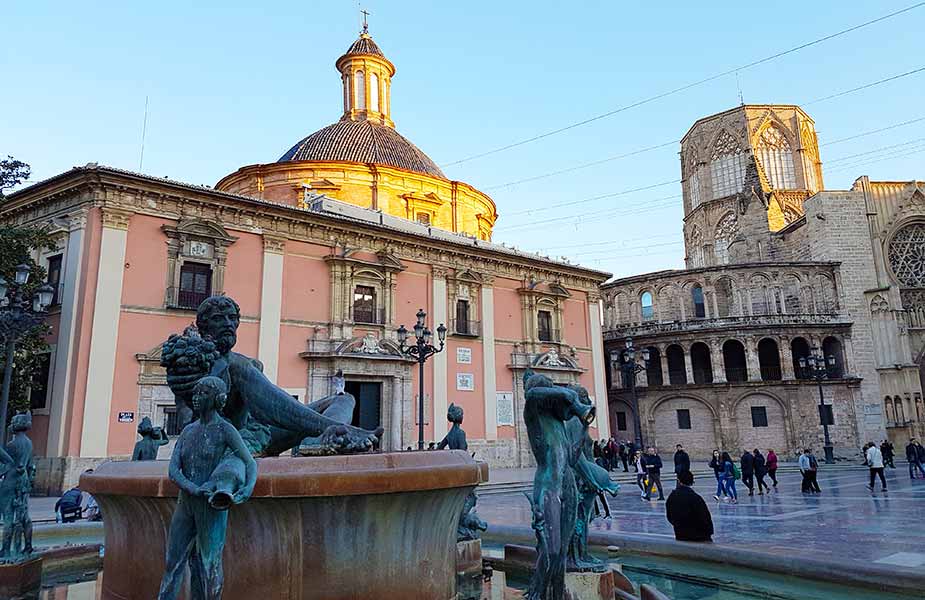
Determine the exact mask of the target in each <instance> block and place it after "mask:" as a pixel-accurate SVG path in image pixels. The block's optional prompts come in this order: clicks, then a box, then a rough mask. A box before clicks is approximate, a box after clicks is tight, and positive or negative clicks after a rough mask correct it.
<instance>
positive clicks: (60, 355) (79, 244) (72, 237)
mask: <svg viewBox="0 0 925 600" xmlns="http://www.w3.org/2000/svg"><path fill="white" fill-rule="evenodd" d="M69 225H70V227H69V229H70V231H69V233H68V237H67V244H66V245H65V247H64V262H63V266H62V271H63V272H62V273H61V285H62V288H61V289H60V290H59V292H58V293H59V298H60V299H61V314H60V318H59V324H58V340H57V351H56V352H55V364H54V376H53V378H52V382H51V406H50V407H49V419H48V447H47V449H46V453H47V455H48V456H63V455H64V430H65V423H66V422H67V416H68V409H69V408H70V402H69V401H68V400H69V397H68V389H69V388H70V387H71V382H72V377H71V366H72V364H73V357H74V338H75V337H76V336H75V332H76V331H77V328H76V327H75V326H74V323H75V321H76V319H77V299H78V298H77V294H78V293H79V284H80V272H81V268H80V267H81V263H82V261H83V249H84V231H85V230H86V228H87V215H86V213H80V214H78V215H75V216H73V217H71V220H70V223H69Z"/></svg>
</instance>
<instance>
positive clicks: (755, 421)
mask: <svg viewBox="0 0 925 600" xmlns="http://www.w3.org/2000/svg"><path fill="white" fill-rule="evenodd" d="M767 426H768V407H767V406H753V407H752V427H767Z"/></svg>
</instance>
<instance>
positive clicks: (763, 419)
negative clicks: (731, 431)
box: [735, 394, 790, 456]
mask: <svg viewBox="0 0 925 600" xmlns="http://www.w3.org/2000/svg"><path fill="white" fill-rule="evenodd" d="M735 415H736V423H737V424H738V434H739V446H741V448H737V450H738V451H739V453H740V454H741V452H742V451H743V450H753V449H755V448H758V449H759V450H761V453H762V454H767V453H768V449H769V448H771V449H773V450H774V452H775V453H777V454H779V455H781V456H786V455H788V454H789V452H788V451H789V449H790V448H789V444H788V442H787V427H786V423H785V419H786V416H785V414H784V409H783V408H782V407H781V405H780V403H779V402H778V401H777V400H776V399H775V398H773V397H771V396H768V395H767V394H749V395H748V396H745V397H744V398H742V399H741V400H739V402H738V403H737V404H736V409H735Z"/></svg>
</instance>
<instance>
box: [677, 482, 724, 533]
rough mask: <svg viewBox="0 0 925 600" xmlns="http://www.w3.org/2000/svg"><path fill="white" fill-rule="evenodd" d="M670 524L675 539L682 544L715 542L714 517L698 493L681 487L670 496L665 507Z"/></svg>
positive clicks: (686, 487) (683, 486)
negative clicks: (672, 527)
mask: <svg viewBox="0 0 925 600" xmlns="http://www.w3.org/2000/svg"><path fill="white" fill-rule="evenodd" d="M665 510H666V514H667V516H668V522H669V523H671V524H672V526H674V537H675V539H677V540H678V541H682V542H710V541H712V540H713V517H712V516H710V509H709V508H707V503H706V502H704V501H703V498H701V497H700V496H699V495H698V494H697V492H695V491H694V490H693V489H691V488H690V487H688V486H686V485H679V486H678V487H677V489H675V490H674V491H673V492H671V494H669V496H668V502H667V504H666V506H665Z"/></svg>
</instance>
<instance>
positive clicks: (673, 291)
mask: <svg viewBox="0 0 925 600" xmlns="http://www.w3.org/2000/svg"><path fill="white" fill-rule="evenodd" d="M680 157H681V176H682V181H681V185H682V189H683V198H684V215H685V216H684V223H683V230H684V243H685V251H686V257H685V263H686V269H684V270H680V271H663V272H658V273H651V274H646V275H638V276H633V277H626V278H622V279H619V280H615V281H612V282H609V283H607V284H605V285H604V286H603V296H604V302H605V317H604V320H605V325H604V339H605V346H606V349H607V352H608V357H609V362H610V369H609V371H608V382H609V389H610V411H611V413H610V416H611V426H612V431H613V432H614V435H615V436H616V437H618V438H620V439H624V438H626V439H632V437H633V429H634V427H633V424H634V419H635V418H636V414H635V412H634V409H635V408H637V407H638V412H639V421H640V425H641V428H642V431H643V434H644V438H645V440H646V442H647V443H655V444H659V445H661V446H663V447H669V446H673V445H674V444H676V443H681V444H684V445H685V446H686V447H688V449H689V451H691V452H692V454H694V455H696V456H699V457H704V458H705V457H707V456H709V455H710V453H711V451H712V450H713V449H714V448H723V449H728V450H730V451H738V452H741V451H742V450H744V449H746V448H748V449H751V448H755V447H761V448H762V449H767V448H773V449H775V450H776V451H777V452H778V453H781V451H783V453H784V454H783V455H784V456H788V457H790V456H793V455H794V453H796V452H797V451H798V449H800V448H803V447H807V446H811V447H814V448H815V449H816V450H817V452H820V454H821V450H820V449H821V448H822V445H823V429H822V427H821V425H820V421H821V415H823V414H825V413H827V412H828V411H830V412H831V418H830V420H831V422H832V424H831V426H830V427H829V429H830V434H831V438H832V440H833V442H834V445H835V454H836V455H837V456H849V455H853V454H855V453H856V452H857V451H858V448H859V447H860V446H861V445H863V444H864V443H865V442H867V441H877V442H879V441H880V440H883V439H886V438H889V439H891V440H893V441H894V443H895V444H896V445H897V446H900V444H902V446H905V444H906V443H907V442H908V439H909V437H910V436H914V435H919V436H921V435H922V434H923V433H925V407H923V400H922V388H923V383H922V382H923V373H925V366H923V365H925V357H923V353H925V320H923V316H925V263H923V262H922V256H925V195H923V194H925V183H923V182H921V181H916V180H910V181H902V182H876V181H870V180H869V179H868V178H867V177H861V178H859V179H857V180H856V181H855V183H854V185H853V186H852V188H851V189H850V190H827V189H825V187H824V183H823V172H822V163H821V156H820V153H819V145H818V141H817V138H816V133H815V126H814V123H813V121H812V119H811V118H810V117H809V115H807V114H806V113H805V112H804V111H803V110H801V109H800V108H799V107H797V106H785V105H783V106H782V105H746V106H741V107H738V108H735V109H732V110H729V111H726V112H723V113H720V114H717V115H713V116H710V117H707V118H704V119H701V120H699V121H697V122H696V123H695V124H694V125H693V126H692V127H691V129H690V131H688V133H687V134H686V135H685V136H684V138H683V139H682V140H681V153H680ZM629 346H632V347H634V348H635V349H636V350H637V351H636V352H635V353H633V356H634V357H633V362H636V363H638V369H636V370H637V371H639V375H638V376H636V377H637V378H636V379H635V394H634V393H633V391H634V390H633V387H634V386H633V385H632V383H633V382H632V381H630V380H629V379H626V380H624V378H629V377H630V375H628V374H627V375H624V373H628V371H627V370H626V369H625V365H626V362H627V361H626V360H625V358H626V357H627V352H626V349H627V348H628V347H629ZM642 349H645V350H647V352H646V354H647V355H648V357H649V358H648V360H647V361H646V360H644V359H643V358H642V355H643V353H642V352H641V351H640V350H642ZM811 356H818V357H820V358H821V360H822V361H825V363H826V368H825V373H824V377H823V378H822V379H821V381H817V380H816V379H814V377H813V373H812V371H811V369H809V368H807V366H806V365H807V362H808V359H809V358H810V357H811ZM819 374H820V375H821V373H819ZM820 390H821V392H820ZM820 394H821V399H820ZM820 403H822V404H824V407H823V408H821V409H820V406H819V405H820ZM827 418H828V417H827Z"/></svg>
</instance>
